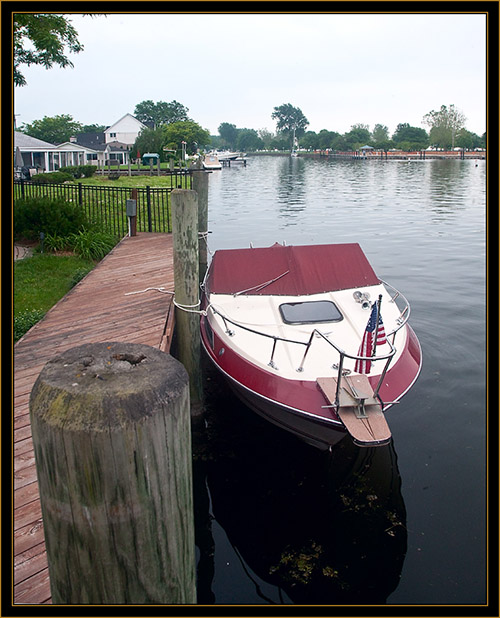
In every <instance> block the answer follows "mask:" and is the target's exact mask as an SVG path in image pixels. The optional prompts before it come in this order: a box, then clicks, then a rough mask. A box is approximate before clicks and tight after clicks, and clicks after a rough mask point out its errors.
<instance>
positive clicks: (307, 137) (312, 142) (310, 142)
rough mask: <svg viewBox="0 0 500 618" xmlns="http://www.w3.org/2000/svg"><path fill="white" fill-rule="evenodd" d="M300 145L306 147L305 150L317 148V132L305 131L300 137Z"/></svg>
mask: <svg viewBox="0 0 500 618" xmlns="http://www.w3.org/2000/svg"><path fill="white" fill-rule="evenodd" d="M300 146H301V147H302V148H306V149H307V150H318V149H319V139H318V134H317V133H316V132H315V131H306V132H305V134H304V135H303V136H302V137H301V138H300Z"/></svg>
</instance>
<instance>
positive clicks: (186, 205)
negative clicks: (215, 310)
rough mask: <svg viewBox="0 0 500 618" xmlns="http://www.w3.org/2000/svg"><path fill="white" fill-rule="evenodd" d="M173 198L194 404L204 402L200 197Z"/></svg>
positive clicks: (179, 314)
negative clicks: (202, 377)
mask: <svg viewBox="0 0 500 618" xmlns="http://www.w3.org/2000/svg"><path fill="white" fill-rule="evenodd" d="M171 198H172V235H173V241H174V289H175V304H176V313H175V321H176V331H177V340H178V348H179V360H180V361H181V363H182V364H183V365H184V367H185V368H186V370H187V372H188V374H189V386H190V396H191V405H192V408H193V404H194V405H195V406H196V405H198V404H199V403H200V402H201V401H202V379H201V364H200V353H201V341H200V316H199V314H198V313H197V312H198V310H199V309H200V303H199V301H200V294H199V264H198V194H197V193H196V191H192V190H189V189H175V190H174V191H172V194H171Z"/></svg>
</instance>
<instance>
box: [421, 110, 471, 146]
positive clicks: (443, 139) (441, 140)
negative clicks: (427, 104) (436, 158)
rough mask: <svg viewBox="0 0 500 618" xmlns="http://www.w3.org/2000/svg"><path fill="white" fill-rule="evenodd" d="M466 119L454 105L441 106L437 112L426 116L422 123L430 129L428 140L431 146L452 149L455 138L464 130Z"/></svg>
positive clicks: (433, 111) (431, 112)
mask: <svg viewBox="0 0 500 618" xmlns="http://www.w3.org/2000/svg"><path fill="white" fill-rule="evenodd" d="M466 120H467V118H466V117H465V116H464V114H463V113H462V112H461V111H460V110H459V109H457V108H456V107H455V106H454V105H450V106H449V107H447V106H446V105H441V109H440V110H439V111H435V110H432V111H430V112H429V113H428V114H426V115H425V116H424V117H423V119H422V123H423V124H426V125H427V126H429V127H430V132H429V138H430V142H431V144H432V145H433V146H439V147H440V148H450V147H451V148H454V146H455V138H456V136H457V134H458V132H459V131H460V130H462V129H463V128H465V122H466Z"/></svg>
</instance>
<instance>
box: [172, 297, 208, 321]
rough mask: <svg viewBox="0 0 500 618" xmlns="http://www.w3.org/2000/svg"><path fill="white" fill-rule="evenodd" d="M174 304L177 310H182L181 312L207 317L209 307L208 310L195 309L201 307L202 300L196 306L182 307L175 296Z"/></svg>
mask: <svg viewBox="0 0 500 618" xmlns="http://www.w3.org/2000/svg"><path fill="white" fill-rule="evenodd" d="M172 302H173V303H174V305H175V306H176V307H177V309H180V310H181V311H185V312H186V313H197V314H198V315H204V316H206V315H207V310H208V307H207V308H206V309H195V308H194V307H199V306H200V304H201V300H199V301H198V302H197V303H195V304H194V305H181V304H180V303H178V302H177V301H176V300H175V296H174V298H173V299H172Z"/></svg>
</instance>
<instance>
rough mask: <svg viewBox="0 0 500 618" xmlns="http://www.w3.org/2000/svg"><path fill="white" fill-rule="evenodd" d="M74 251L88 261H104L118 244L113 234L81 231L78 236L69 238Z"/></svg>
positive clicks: (74, 235) (73, 235)
mask: <svg viewBox="0 0 500 618" xmlns="http://www.w3.org/2000/svg"><path fill="white" fill-rule="evenodd" d="M69 243H70V246H71V247H72V248H73V251H74V252H75V253H76V254H77V255H79V256H80V257H82V258H85V259H87V260H102V258H103V257H104V256H105V255H107V254H108V253H109V252H110V251H111V249H113V247H114V246H115V244H116V239H115V237H114V236H112V235H111V234H107V233H106V232H99V231H97V230H89V229H87V230H80V232H78V234H71V235H70V237H69Z"/></svg>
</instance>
